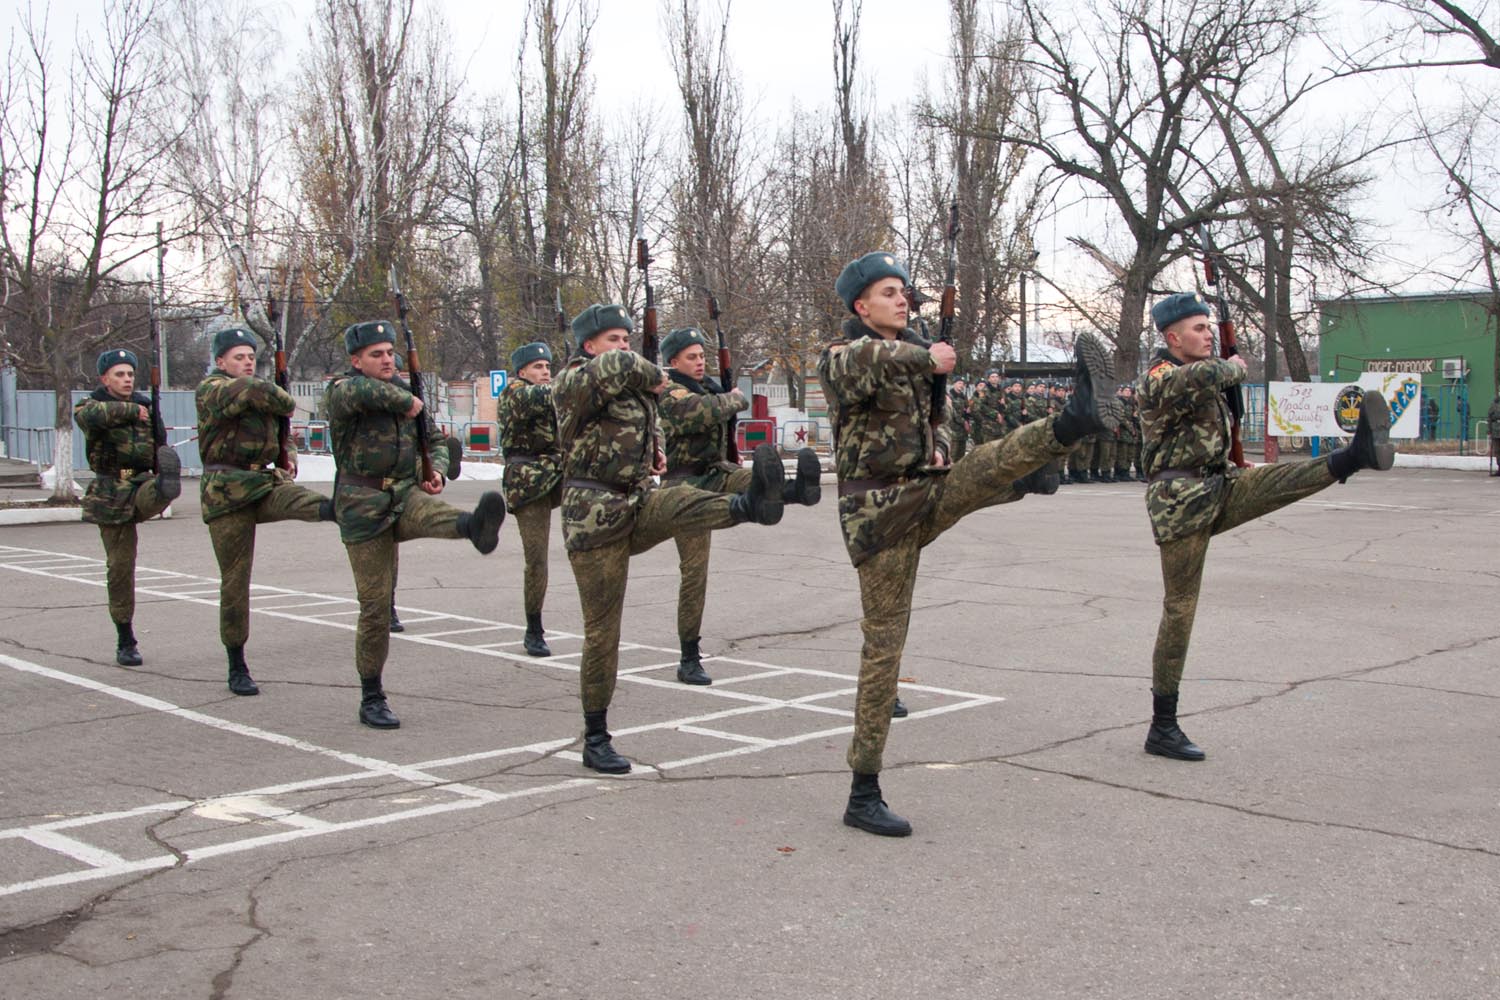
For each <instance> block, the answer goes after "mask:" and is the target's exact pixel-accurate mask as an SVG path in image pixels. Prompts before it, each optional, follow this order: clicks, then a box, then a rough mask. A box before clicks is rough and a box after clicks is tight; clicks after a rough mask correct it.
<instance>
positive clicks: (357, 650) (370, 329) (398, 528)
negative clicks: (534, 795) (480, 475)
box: [323, 321, 505, 729]
mask: <svg viewBox="0 0 1500 1000" xmlns="http://www.w3.org/2000/svg"><path fill="white" fill-rule="evenodd" d="M395 341H396V328H395V326H394V325H393V324H391V323H387V322H380V321H377V322H371V323H355V324H354V325H353V326H351V327H349V329H347V330H345V331H344V349H345V350H347V351H348V352H349V364H350V370H349V371H347V372H345V373H344V374H342V375H340V376H338V377H336V378H335V379H334V380H333V381H332V382H330V383H329V384H328V389H327V391H326V392H325V393H324V396H323V409H324V411H325V412H326V413H327V414H328V423H329V431H330V433H331V435H332V437H333V459H334V465H335V466H336V467H337V469H338V474H337V479H336V480H335V482H334V512H335V514H336V515H337V518H338V522H339V535H340V536H341V537H342V539H343V542H344V548H345V550H346V552H347V553H348V556H349V566H350V568H351V569H352V570H353V572H354V589H355V592H356V593H357V595H358V597H359V624H358V627H357V629H356V631H355V635H354V666H355V669H356V670H358V671H359V684H360V703H359V721H360V722H361V723H363V724H364V725H366V726H369V727H371V728H372V729H396V728H398V727H399V726H400V725H401V720H399V719H398V718H396V716H395V714H393V713H392V712H391V709H390V705H389V704H388V703H387V701H386V697H385V690H384V688H383V687H382V686H381V674H382V673H383V671H384V670H385V659H386V654H387V652H389V649H390V644H391V637H390V614H391V595H392V594H393V593H394V592H395V569H396V543H397V542H402V541H406V540H407V539H411V538H467V539H468V540H469V541H470V542H471V543H472V544H473V546H474V547H475V548H476V549H478V550H479V551H480V553H481V554H488V553H490V552H493V551H495V545H496V543H497V542H498V540H499V534H500V525H501V523H502V522H503V521H504V520H505V500H504V498H503V497H501V496H500V494H499V493H495V492H488V493H485V494H484V495H483V496H481V497H480V498H479V504H478V505H477V506H476V507H475V508H474V510H473V511H472V512H468V511H460V510H458V509H457V508H455V507H451V506H449V505H448V504H446V503H443V502H442V501H441V500H439V499H437V494H439V493H441V492H442V491H443V484H444V479H443V474H442V471H441V470H444V469H446V468H447V464H448V455H447V451H448V448H447V444H446V442H445V441H444V439H443V438H441V437H439V436H438V433H437V425H436V424H434V423H433V422H432V417H431V415H430V414H424V413H423V409H424V408H423V405H422V401H421V400H420V399H418V398H417V397H416V396H414V395H413V394H412V393H411V392H409V391H407V390H406V389H403V388H401V387H400V386H399V385H397V384H396V383H395V375H396V343H395ZM419 419H420V420H423V421H425V423H426V431H427V439H428V441H430V442H431V444H430V447H429V457H430V460H431V466H432V474H431V476H429V477H428V478H426V479H423V470H422V462H421V455H420V449H419V447H418V438H417V425H416V421H417V420H419Z"/></svg>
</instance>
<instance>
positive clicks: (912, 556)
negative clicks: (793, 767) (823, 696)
mask: <svg viewBox="0 0 1500 1000" xmlns="http://www.w3.org/2000/svg"><path fill="white" fill-rule="evenodd" d="M906 281H907V277H906V270H905V268H904V267H902V266H901V265H900V264H899V263H898V262H897V261H896V259H895V258H894V257H892V256H891V255H890V254H886V253H878V252H877V253H872V254H867V255H865V256H863V257H860V258H859V259H857V260H854V261H852V262H851V263H850V264H849V265H848V266H846V267H845V268H844V270H843V271H842V273H840V274H839V277H838V281H837V283H836V284H835V290H836V291H837V293H838V295H839V297H840V298H841V299H842V300H843V302H844V304H845V305H846V306H847V307H848V309H849V311H850V312H851V313H853V314H854V315H853V316H852V317H851V318H850V319H848V320H846V321H845V323H844V333H843V337H842V338H841V339H839V340H836V341H834V342H833V343H832V344H830V345H829V346H828V347H827V348H826V349H825V350H824V352H823V354H822V357H821V358H820V359H819V361H818V377H819V379H820V380H821V381H822V384H823V391H824V393H825V394H826V395H827V397H828V401H829V410H830V416H831V418H832V420H833V422H834V448H835V453H836V455H837V462H838V480H839V524H840V527H841V528H842V529H843V533H844V543H845V546H846V547H847V549H848V551H849V556H850V560H851V561H852V562H853V563H854V566H855V569H856V570H857V572H858V574H859V588H860V598H861V602H862V605H863V611H864V620H863V623H862V628H863V630H864V647H863V649H862V651H861V654H860V672H859V686H858V690H857V694H856V699H855V710H854V713H855V714H854V738H853V740H852V741H851V743H850V747H849V753H848V763H849V766H850V768H851V769H852V770H853V772H854V777H853V782H852V786H851V789H850V795H849V802H848V805H847V807H846V809H845V812H844V822H845V823H846V824H848V825H850V826H853V827H857V828H859V829H861V830H866V831H868V832H870V833H875V834H880V835H882V836H892V837H899V836H907V835H909V834H910V833H911V824H910V823H908V822H907V821H906V820H904V819H902V818H901V817H900V816H897V815H896V814H895V813H893V812H891V811H890V809H889V808H888V807H887V806H886V804H885V802H884V801H882V799H881V794H880V782H879V773H880V767H881V758H882V754H883V751H884V748H885V741H886V735H887V733H888V732H889V729H890V719H891V705H892V703H893V702H894V700H895V698H896V687H897V678H898V676H899V675H900V669H901V652H902V649H903V648H904V647H905V645H906V634H907V625H908V623H909V621H910V618H911V599H912V588H913V586H914V585H915V582H916V575H917V566H918V561H919V558H920V555H921V550H922V548H923V547H924V546H926V545H927V544H929V543H930V542H932V541H933V540H935V539H936V538H937V537H938V536H939V535H941V534H942V533H943V532H944V531H946V530H947V529H949V528H951V527H952V526H953V525H954V524H956V523H958V521H959V519H960V518H962V517H963V516H964V515H966V514H969V513H971V512H973V511H975V510H978V509H980V508H982V507H989V506H993V505H995V504H1000V503H1008V502H1011V501H1014V500H1017V499H1020V497H1021V495H1022V494H1023V493H1024V492H1026V491H1027V488H1028V484H1027V483H1025V482H1023V481H1022V480H1023V477H1030V476H1037V475H1039V474H1040V473H1041V471H1042V469H1043V468H1044V466H1045V465H1046V464H1047V463H1048V461H1049V460H1051V459H1053V458H1056V457H1058V456H1060V455H1062V454H1065V453H1066V452H1067V450H1068V449H1069V448H1071V447H1072V445H1073V444H1074V443H1075V442H1076V441H1077V440H1078V439H1079V438H1080V437H1081V436H1083V435H1084V434H1086V433H1091V432H1093V431H1096V430H1098V429H1099V428H1101V427H1108V426H1112V425H1113V423H1114V421H1115V419H1116V417H1115V413H1114V407H1115V403H1114V391H1115V387H1114V381H1113V378H1112V376H1111V375H1110V374H1109V363H1108V360H1107V358H1106V356H1105V354H1104V350H1103V347H1102V345H1100V344H1099V343H1098V341H1096V340H1094V339H1093V338H1079V344H1078V351H1079V370H1080V380H1081V384H1082V385H1083V387H1084V388H1083V389H1082V390H1081V391H1080V392H1079V393H1078V395H1077V396H1076V397H1075V399H1074V401H1073V406H1071V407H1070V408H1069V409H1068V410H1066V411H1065V412H1063V413H1062V414H1059V415H1058V416H1056V417H1052V418H1049V419H1047V420H1046V421H1043V422H1039V423H1036V424H1034V425H1032V426H1029V427H1026V428H1023V429H1022V430H1020V431H1016V432H1014V433H1011V434H1007V435H1006V436H1005V437H1004V438H1002V439H1000V440H999V441H990V442H987V443H985V444H983V445H981V446H979V447H977V448H975V449H974V450H973V451H971V452H970V453H969V454H968V456H967V457H966V458H965V459H964V460H963V461H962V462H959V463H957V464H955V465H953V466H951V471H948V470H949V457H948V456H949V452H948V438H947V431H946V428H945V427H944V426H943V422H942V420H941V419H939V420H937V421H933V420H932V419H931V418H932V416H933V415H932V414H931V412H930V410H931V407H932V405H933V399H932V377H933V376H934V375H941V374H944V373H946V372H948V371H951V370H952V368H953V364H954V360H955V355H954V352H953V348H952V347H950V346H949V345H947V344H943V343H928V342H926V341H924V340H922V339H921V338H920V337H919V336H918V335H917V334H916V333H914V332H913V331H912V330H910V329H909V328H908V327H907V326H906V315H907V314H906V300H905V299H904V298H902V296H901V294H900V290H901V286H902V285H903V284H904V283H905V282H906ZM1090 387H1094V388H1095V389H1096V391H1097V392H1098V395H1097V396H1093V395H1091V394H1090V392H1089V391H1088V390H1089V388H1090ZM941 403H942V401H939V405H941ZM937 416H938V417H939V418H941V416H942V415H941V414H938V415H937ZM1055 488H1056V485H1055V481H1054V483H1053V485H1052V489H1055Z"/></svg>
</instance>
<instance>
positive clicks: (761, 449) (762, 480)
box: [729, 444, 786, 524]
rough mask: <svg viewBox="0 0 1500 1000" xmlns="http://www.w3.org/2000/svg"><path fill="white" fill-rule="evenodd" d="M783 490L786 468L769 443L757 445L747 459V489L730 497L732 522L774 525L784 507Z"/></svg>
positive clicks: (779, 518)
mask: <svg viewBox="0 0 1500 1000" xmlns="http://www.w3.org/2000/svg"><path fill="white" fill-rule="evenodd" d="M785 490H786V467H785V466H783V465H782V464H781V456H779V455H777V454H776V449H775V448H772V447H771V446H770V445H768V444H762V445H757V446H756V448H755V457H754V458H753V459H751V461H750V488H749V489H748V490H746V491H745V492H744V493H736V494H734V495H733V496H732V497H730V498H729V516H730V517H731V518H733V519H734V523H735V524H743V523H744V522H745V521H754V522H755V523H756V524H776V523H777V522H779V521H780V520H781V515H782V513H783V512H784V511H785V509H786V508H785V506H784V501H783V500H782V499H781V497H782V494H783V493H784V492H785Z"/></svg>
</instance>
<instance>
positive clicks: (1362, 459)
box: [1138, 292, 1395, 760]
mask: <svg viewBox="0 0 1500 1000" xmlns="http://www.w3.org/2000/svg"><path fill="white" fill-rule="evenodd" d="M1210 315H1211V314H1210V310H1209V308H1208V305H1207V304H1206V303H1205V302H1204V301H1203V299H1202V297H1201V296H1199V295H1195V294H1193V293H1190V292H1179V293H1177V294H1175V295H1170V296H1168V297H1167V298H1165V299H1162V300H1161V301H1160V302H1158V303H1156V305H1154V306H1152V307H1151V319H1152V321H1153V322H1154V323H1155V324H1156V328H1157V329H1158V330H1160V331H1161V334H1162V339H1163V340H1164V341H1165V342H1166V346H1165V347H1163V348H1161V349H1160V350H1158V351H1157V352H1156V355H1155V356H1154V357H1153V359H1152V362H1151V366H1150V368H1149V369H1148V370H1147V371H1146V374H1145V375H1144V376H1142V377H1141V380H1140V388H1139V392H1138V396H1139V399H1140V410H1141V431H1142V436H1143V437H1144V438H1145V446H1144V449H1143V452H1142V455H1143V461H1144V463H1145V468H1146V472H1147V475H1148V477H1149V478H1148V479H1147V482H1148V483H1149V485H1148V486H1147V487H1146V511H1147V513H1148V514H1149V515H1150V517H1151V530H1152V533H1153V534H1154V535H1155V538H1156V544H1157V546H1158V547H1159V549H1160V552H1161V572H1162V581H1163V584H1164V591H1165V593H1164V596H1163V599H1162V615H1161V624H1160V625H1159V626H1158V628H1157V632H1156V648H1155V650H1154V651H1153V653H1152V657H1151V698H1152V717H1151V729H1150V731H1149V732H1148V733H1147V735H1146V752H1147V753H1150V754H1156V755H1157V756H1161V757H1171V758H1174V759H1176V760H1203V758H1204V756H1205V755H1204V753H1203V751H1202V750H1201V749H1199V748H1198V747H1197V746H1196V745H1194V744H1193V742H1192V741H1191V740H1189V739H1188V738H1187V735H1186V734H1185V733H1183V731H1182V729H1181V728H1179V726H1178V725H1177V694H1178V688H1179V685H1180V683H1181V681H1182V668H1183V664H1184V662H1185V661H1186V659H1187V647H1188V638H1189V636H1190V635H1191V634H1192V630H1193V617H1194V614H1195V613H1196V611H1197V607H1198V589H1199V584H1200V582H1201V581H1202V579H1203V560H1204V557H1205V556H1207V555H1208V541H1209V539H1210V538H1211V537H1212V536H1214V535H1217V534H1219V533H1220V532H1224V531H1228V530H1229V529H1231V528H1235V527H1238V526H1239V525H1241V524H1244V523H1245V522H1246V521H1250V520H1253V519H1254V518H1257V517H1260V516H1261V515H1263V514H1268V513H1270V512H1271V511H1273V510H1277V509H1279V508H1281V507H1284V506H1286V505H1287V504H1289V503H1292V502H1294V501H1297V500H1301V499H1302V498H1303V497H1306V496H1310V495H1311V494H1313V493H1316V492H1318V491H1319V490H1322V489H1326V488H1327V487H1329V486H1331V485H1333V483H1335V482H1340V483H1342V482H1344V481H1345V480H1347V479H1348V478H1349V477H1350V476H1351V475H1353V474H1354V473H1355V472H1357V471H1358V470H1360V469H1389V468H1390V467H1391V465H1392V464H1393V463H1394V461H1395V449H1394V448H1393V447H1392V446H1391V443H1390V426H1391V413H1390V408H1389V406H1388V405H1387V404H1386V401H1385V399H1384V398H1383V397H1382V396H1381V395H1380V394H1379V393H1378V392H1369V393H1366V394H1365V395H1364V399H1363V400H1362V401H1361V403H1360V407H1359V421H1358V424H1357V426H1356V429H1355V431H1354V439H1353V440H1352V441H1351V442H1350V443H1349V446H1348V447H1346V448H1341V449H1339V450H1338V451H1335V452H1332V453H1331V454H1329V455H1328V457H1327V458H1314V459H1309V460H1308V461H1305V462H1296V463H1288V464H1285V465H1260V466H1256V467H1255V468H1252V469H1240V468H1238V467H1237V466H1235V465H1233V464H1231V462H1230V461H1229V451H1230V445H1231V439H1230V425H1229V421H1230V414H1229V406H1228V404H1227V402H1226V401H1225V399H1224V390H1225V389H1228V388H1235V391H1238V389H1237V388H1236V387H1238V386H1239V384H1240V383H1241V382H1243V381H1244V379H1245V361H1244V359H1243V358H1241V357H1239V356H1238V355H1234V356H1232V357H1228V358H1216V357H1215V356H1214V327H1213V324H1211V323H1210V322H1209V316H1210Z"/></svg>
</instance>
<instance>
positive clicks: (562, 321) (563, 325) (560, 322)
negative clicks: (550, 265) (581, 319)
mask: <svg viewBox="0 0 1500 1000" xmlns="http://www.w3.org/2000/svg"><path fill="white" fill-rule="evenodd" d="M553 291H554V292H555V293H556V295H557V299H556V302H555V307H556V309H557V339H558V346H559V347H561V348H562V356H563V358H562V359H563V364H567V362H568V358H569V357H570V356H572V354H573V338H571V337H569V336H568V317H567V315H566V314H564V313H563V307H562V288H560V287H559V288H556V289H554V290H553ZM558 367H561V365H559V366H558Z"/></svg>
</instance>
